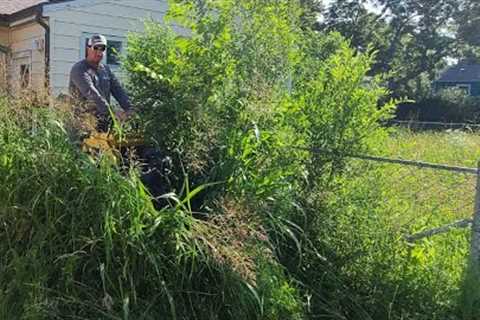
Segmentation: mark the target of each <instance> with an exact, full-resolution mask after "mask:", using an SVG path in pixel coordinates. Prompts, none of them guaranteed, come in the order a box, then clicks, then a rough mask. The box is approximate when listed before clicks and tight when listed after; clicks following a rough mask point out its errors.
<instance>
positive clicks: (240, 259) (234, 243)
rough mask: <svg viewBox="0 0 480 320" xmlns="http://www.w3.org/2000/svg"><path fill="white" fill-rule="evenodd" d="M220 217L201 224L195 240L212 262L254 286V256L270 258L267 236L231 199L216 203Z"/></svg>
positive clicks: (248, 212) (244, 207)
mask: <svg viewBox="0 0 480 320" xmlns="http://www.w3.org/2000/svg"><path fill="white" fill-rule="evenodd" d="M218 208H219V209H220V210H221V212H222V213H221V214H218V215H216V216H214V217H212V218H211V219H210V220H208V221H206V222H202V226H203V227H202V228H199V230H198V231H199V232H197V237H198V238H199V239H200V240H201V241H203V242H205V243H206V244H207V246H208V247H209V249H210V250H211V254H212V256H213V257H214V259H215V260H216V261H217V262H218V263H220V264H226V265H228V266H229V267H231V268H232V269H233V270H234V271H235V272H237V273H238V274H239V275H240V276H241V277H242V278H243V279H245V280H246V281H248V282H249V283H251V284H253V285H254V284H255V283H256V269H255V264H256V261H255V256H257V254H258V252H259V250H262V251H263V252H261V254H262V256H264V257H265V256H266V257H268V256H270V257H272V258H273V254H272V251H271V250H270V246H269V245H268V236H267V233H266V231H265V230H264V229H263V227H262V226H261V223H260V221H259V219H258V218H257V217H256V216H255V215H254V214H253V213H252V212H250V211H249V210H248V208H247V206H246V205H244V204H242V203H239V202H238V201H235V200H232V199H222V200H220V201H219V203H218ZM256 253H257V254H256Z"/></svg>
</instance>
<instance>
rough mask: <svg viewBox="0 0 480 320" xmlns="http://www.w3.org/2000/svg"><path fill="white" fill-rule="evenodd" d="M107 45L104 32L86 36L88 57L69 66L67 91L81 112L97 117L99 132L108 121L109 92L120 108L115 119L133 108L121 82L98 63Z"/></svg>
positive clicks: (106, 125)
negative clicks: (70, 68)
mask: <svg viewBox="0 0 480 320" xmlns="http://www.w3.org/2000/svg"><path fill="white" fill-rule="evenodd" d="M106 48H107V39H106V38H105V37H104V36H102V35H100V34H96V35H93V36H92V37H91V38H90V39H88V43H87V57H86V59H84V60H82V61H80V62H77V63H76V64H75V65H74V66H73V67H72V70H71V71H70V84H69V91H70V95H71V96H72V98H73V99H74V100H75V101H76V102H77V103H78V104H79V105H76V107H77V108H79V109H81V111H83V112H88V113H93V114H94V115H95V116H96V119H97V128H96V129H97V130H98V131H102V132H106V131H108V129H109V126H110V123H111V118H110V111H109V105H110V97H111V95H113V96H114V97H115V99H116V100H117V101H118V103H119V104H120V106H121V107H122V109H123V110H120V111H117V112H115V117H116V118H117V119H118V120H120V121H125V120H126V119H128V118H129V117H130V116H131V114H132V111H133V108H132V105H131V104H130V101H129V99H128V96H127V94H126V93H125V90H124V89H123V88H122V86H121V85H120V82H119V81H118V80H117V78H116V77H115V75H114V74H113V72H112V71H111V70H110V68H109V67H108V66H107V65H104V64H102V63H101V61H102V59H103V56H104V54H105V50H106ZM76 111H77V112H78V111H79V110H78V109H77V110H76Z"/></svg>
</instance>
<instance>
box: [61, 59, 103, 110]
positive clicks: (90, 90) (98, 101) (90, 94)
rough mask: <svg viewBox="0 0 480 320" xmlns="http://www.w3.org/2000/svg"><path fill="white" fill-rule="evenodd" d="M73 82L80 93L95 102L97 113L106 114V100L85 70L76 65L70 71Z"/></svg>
mask: <svg viewBox="0 0 480 320" xmlns="http://www.w3.org/2000/svg"><path fill="white" fill-rule="evenodd" d="M70 78H71V79H72V82H73V84H74V85H75V86H76V87H77V88H78V90H80V93H81V94H82V96H83V97H85V98H86V99H87V100H90V101H93V102H95V105H96V107H97V115H99V116H106V115H108V112H109V111H108V102H107V101H106V100H105V98H103V97H102V95H101V94H100V93H99V92H98V90H97V88H95V85H94V84H93V81H92V78H91V77H90V75H89V74H88V72H87V71H82V70H81V69H80V68H78V67H74V68H73V69H72V71H71V73H70Z"/></svg>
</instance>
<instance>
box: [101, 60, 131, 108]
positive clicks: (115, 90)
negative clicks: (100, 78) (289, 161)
mask: <svg viewBox="0 0 480 320" xmlns="http://www.w3.org/2000/svg"><path fill="white" fill-rule="evenodd" d="M106 68H107V70H108V73H109V74H110V91H111V92H112V95H113V96H114V97H115V99H116V100H117V101H118V103H119V104H120V107H122V109H123V110H125V111H127V112H128V111H132V109H133V108H132V105H131V104H130V100H129V99H128V96H127V93H126V92H125V90H124V89H123V87H122V85H121V84H120V82H119V81H118V79H117V77H116V76H115V74H114V73H113V72H112V70H111V69H110V68H109V67H107V66H106Z"/></svg>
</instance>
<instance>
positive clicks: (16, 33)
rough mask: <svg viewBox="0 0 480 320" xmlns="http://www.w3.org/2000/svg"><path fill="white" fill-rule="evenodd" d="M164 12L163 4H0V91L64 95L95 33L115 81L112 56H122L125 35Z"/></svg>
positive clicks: (147, 0)
mask: <svg viewBox="0 0 480 320" xmlns="http://www.w3.org/2000/svg"><path fill="white" fill-rule="evenodd" d="M166 11H167V0H0V75H1V77H0V86H1V85H3V86H6V87H8V88H9V89H10V90H11V92H14V93H15V92H18V91H19V90H21V89H34V90H39V89H41V88H48V89H49V91H50V92H51V93H53V94H54V95H55V96H56V95H58V94H60V93H67V88H68V80H69V73H70V69H71V67H72V65H73V64H74V63H76V62H77V61H79V60H81V59H82V58H84V57H85V48H86V41H87V39H88V38H89V37H90V36H91V35H92V34H95V33H101V34H103V35H105V36H106V38H107V40H108V47H107V54H106V55H105V59H104V63H106V64H108V65H110V67H111V69H112V70H113V71H114V72H116V73H119V75H120V77H121V76H122V75H121V72H120V68H119V60H118V57H117V55H116V52H119V53H123V52H125V47H126V36H127V33H128V32H130V31H134V32H139V31H140V32H141V31H142V29H143V21H144V20H145V19H147V18H148V19H154V20H156V21H163V19H164V16H165V14H166ZM2 68H3V70H2Z"/></svg>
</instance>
